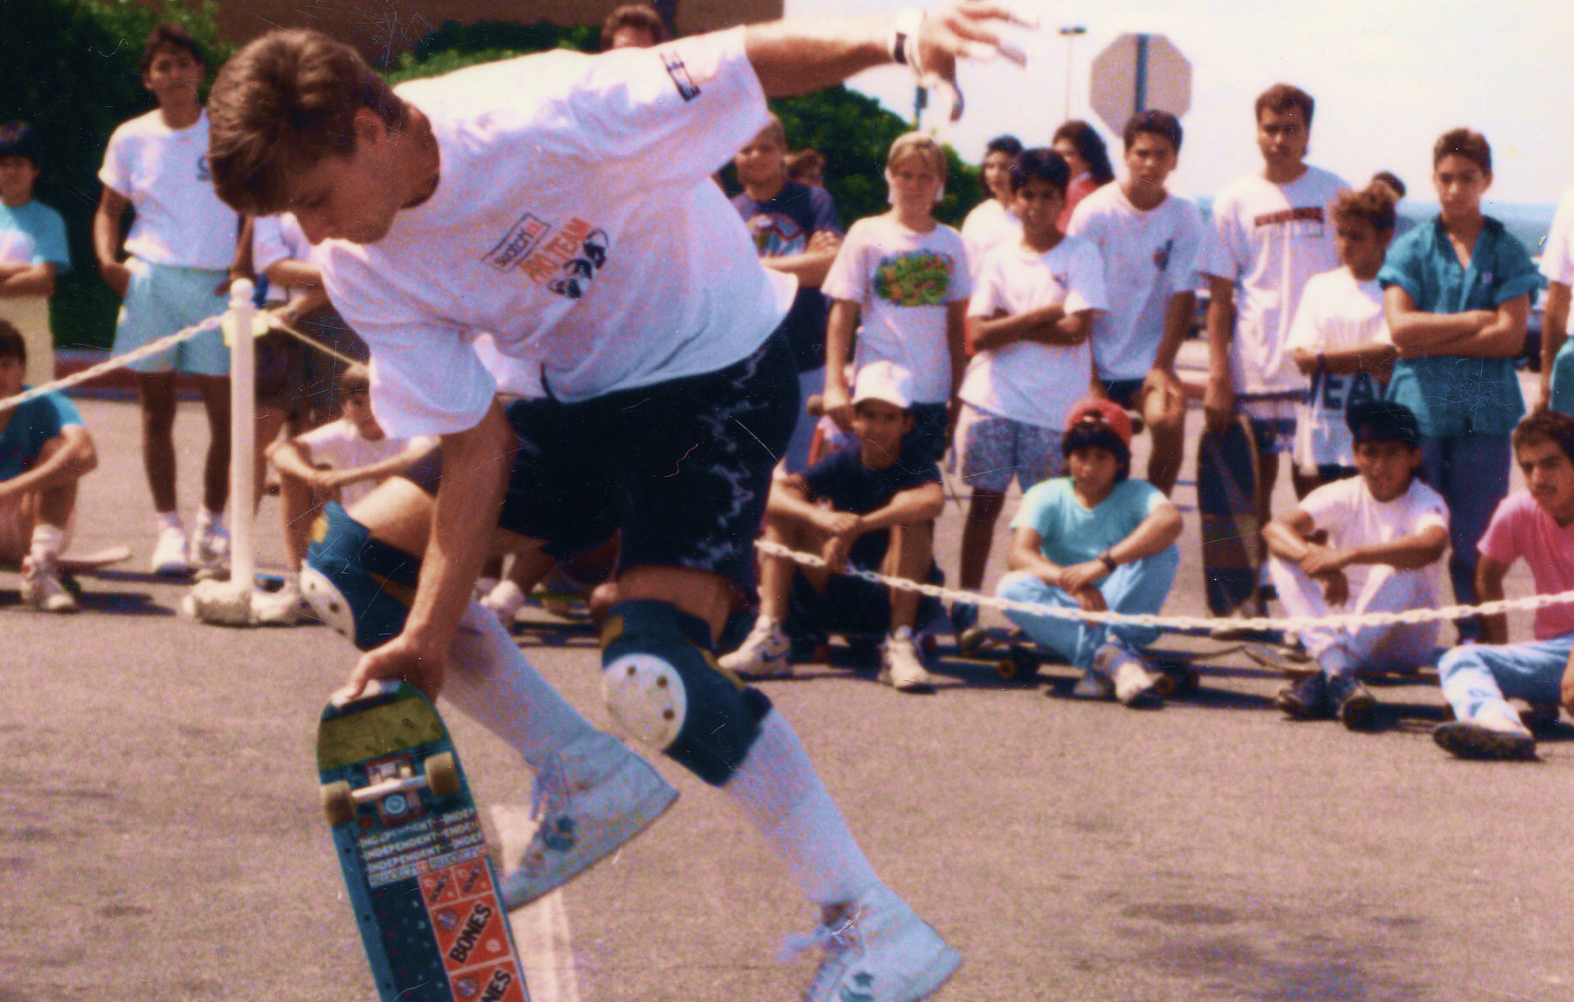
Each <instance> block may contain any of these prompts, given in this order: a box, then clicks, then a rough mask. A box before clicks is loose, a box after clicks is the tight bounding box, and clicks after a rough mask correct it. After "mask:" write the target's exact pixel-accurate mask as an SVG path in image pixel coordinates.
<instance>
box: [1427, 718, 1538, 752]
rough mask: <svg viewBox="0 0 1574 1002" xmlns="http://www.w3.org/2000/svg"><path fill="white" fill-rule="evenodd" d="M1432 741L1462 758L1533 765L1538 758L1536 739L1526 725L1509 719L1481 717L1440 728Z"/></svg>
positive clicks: (1441, 725)
mask: <svg viewBox="0 0 1574 1002" xmlns="http://www.w3.org/2000/svg"><path fill="white" fill-rule="evenodd" d="M1432 740H1433V741H1435V742H1437V746H1438V747H1439V748H1441V749H1443V750H1444V751H1446V752H1448V753H1449V754H1450V755H1456V756H1458V757H1459V758H1469V759H1511V760H1520V761H1531V760H1534V759H1535V757H1536V738H1535V736H1534V735H1532V734H1531V733H1530V731H1529V730H1527V729H1526V728H1525V725H1524V724H1522V723H1520V722H1519V721H1518V720H1512V719H1510V718H1508V717H1507V716H1502V717H1498V716H1480V717H1474V718H1472V719H1470V720H1452V721H1449V722H1448V723H1446V724H1439V725H1438V726H1437V727H1435V728H1433V730H1432Z"/></svg>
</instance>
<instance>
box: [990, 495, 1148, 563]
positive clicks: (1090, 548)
mask: <svg viewBox="0 0 1574 1002" xmlns="http://www.w3.org/2000/svg"><path fill="white" fill-rule="evenodd" d="M1163 500H1164V493H1163V492H1162V491H1160V490H1159V489H1158V488H1157V487H1154V486H1153V485H1152V484H1150V483H1148V482H1147V481H1146V480H1123V481H1121V482H1120V483H1118V484H1116V485H1115V489H1114V490H1112V491H1110V494H1109V497H1107V498H1105V499H1104V500H1103V501H1101V502H1099V505H1098V507H1096V508H1094V509H1092V510H1091V511H1090V510H1089V509H1087V508H1084V507H1083V506H1082V502H1081V501H1078V500H1077V496H1076V494H1074V493H1073V492H1072V490H1071V478H1070V477H1058V478H1056V479H1054V480H1046V481H1044V482H1043V483H1040V484H1035V485H1034V486H1033V487H1030V488H1029V489H1028V491H1027V493H1026V494H1023V495H1022V506H1021V507H1020V508H1018V509H1017V514H1016V517H1015V518H1013V519H1012V520H1011V528H1012V529H1032V530H1034V531H1035V532H1037V533H1038V535H1039V538H1040V539H1042V540H1043V546H1042V549H1043V551H1044V557H1045V559H1047V560H1049V561H1050V562H1052V563H1055V564H1058V565H1060V566H1061V567H1065V566H1067V565H1069V564H1081V563H1086V562H1087V561H1089V560H1096V559H1098V555H1099V554H1100V553H1103V552H1104V551H1105V550H1107V549H1109V548H1110V547H1111V546H1114V545H1115V544H1117V543H1119V542H1120V541H1121V540H1123V539H1125V538H1126V537H1127V536H1129V535H1131V534H1132V533H1133V532H1135V531H1136V529H1137V526H1139V525H1141V524H1142V521H1143V519H1145V518H1147V517H1148V515H1149V514H1150V513H1151V512H1152V511H1153V506H1154V505H1155V504H1156V503H1158V502H1159V501H1163Z"/></svg>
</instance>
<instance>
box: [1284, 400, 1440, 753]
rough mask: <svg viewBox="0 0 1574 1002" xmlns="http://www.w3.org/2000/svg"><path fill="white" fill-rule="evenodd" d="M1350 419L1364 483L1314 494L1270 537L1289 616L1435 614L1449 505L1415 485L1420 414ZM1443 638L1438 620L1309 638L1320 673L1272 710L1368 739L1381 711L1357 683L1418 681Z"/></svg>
mask: <svg viewBox="0 0 1574 1002" xmlns="http://www.w3.org/2000/svg"><path fill="white" fill-rule="evenodd" d="M1345 413H1346V420H1347V421H1348V423H1349V426H1350V437H1351V439H1352V441H1353V442H1354V445H1355V468H1356V470H1357V471H1358V474H1359V475H1358V476H1354V477H1349V478H1347V479H1344V480H1336V481H1334V482H1333V483H1331V484H1325V485H1324V486H1322V487H1319V488H1317V489H1316V490H1314V491H1312V492H1311V493H1310V494H1308V495H1306V497H1304V498H1302V499H1301V501H1300V503H1299V504H1298V505H1296V507H1294V508H1292V509H1291V510H1290V511H1289V512H1288V513H1287V514H1285V515H1281V516H1280V517H1278V518H1276V519H1274V520H1273V521H1272V522H1270V523H1268V525H1267V526H1266V527H1265V528H1264V529H1263V539H1264V541H1265V542H1266V543H1267V545H1268V552H1269V554H1270V559H1269V562H1268V571H1269V574H1270V575H1271V577H1272V579H1273V583H1274V587H1276V588H1278V590H1279V600H1280V601H1281V602H1283V603H1284V609H1285V612H1287V613H1288V614H1289V615H1291V616H1327V615H1329V614H1330V613H1342V612H1354V613H1368V612H1403V611H1405V610H1407V609H1434V608H1437V606H1438V604H1439V601H1438V600H1439V598H1440V597H1441V590H1442V586H1441V583H1440V581H1439V577H1440V575H1441V573H1442V559H1443V554H1444V553H1446V552H1448V505H1446V504H1445V503H1444V502H1443V499H1442V498H1441V497H1440V496H1438V493H1437V492H1436V491H1434V490H1433V489H1432V488H1431V487H1428V486H1427V485H1426V484H1424V483H1422V482H1421V481H1420V479H1418V478H1417V476H1416V471H1417V470H1419V469H1420V467H1421V430H1420V428H1419V427H1418V426H1417V423H1416V418H1415V415H1414V414H1412V413H1411V412H1410V409H1409V408H1407V407H1405V406H1404V405H1403V404H1398V403H1394V402H1393V401H1391V400H1364V401H1360V402H1357V403H1354V404H1351V405H1350V407H1349V409H1348V410H1347V411H1346V412H1345ZM1437 634H1438V623H1437V621H1436V620H1433V621H1431V622H1425V623H1396V624H1393V625H1390V626H1363V627H1360V628H1359V629H1358V630H1354V631H1352V630H1349V629H1347V628H1342V627H1339V628H1335V627H1317V628H1314V629H1306V630H1302V631H1300V638H1301V643H1302V644H1303V645H1304V646H1305V647H1306V652H1307V653H1308V654H1310V655H1311V656H1312V657H1313V658H1314V659H1315V660H1316V662H1317V666H1318V668H1319V671H1317V672H1316V673H1315V674H1312V675H1309V676H1307V677H1306V678H1305V679H1303V680H1302V681H1300V682H1298V683H1296V684H1295V685H1290V686H1286V687H1285V688H1283V689H1281V690H1280V691H1279V694H1278V696H1277V697H1276V698H1275V700H1274V703H1275V705H1276V706H1278V707H1279V708H1280V709H1281V710H1283V711H1284V712H1285V713H1286V714H1287V715H1289V716H1291V717H1294V718H1297V719H1300V720H1310V719H1315V718H1318V717H1328V716H1333V715H1335V714H1337V715H1338V717H1339V721H1340V722H1341V723H1343V724H1344V725H1345V726H1346V727H1348V728H1349V729H1351V730H1359V729H1361V728H1362V727H1365V726H1367V725H1368V724H1369V723H1370V721H1371V717H1372V711H1373V709H1374V708H1375V707H1376V705H1377V704H1376V701H1375V700H1373V698H1372V695H1371V693H1369V692H1367V690H1366V687H1365V686H1363V685H1361V683H1360V682H1359V681H1358V680H1357V678H1356V673H1357V672H1360V671H1362V670H1376V671H1414V670H1415V669H1417V668H1419V667H1420V666H1421V665H1423V664H1425V663H1427V662H1428V661H1430V660H1431V658H1432V650H1433V648H1434V647H1435V646H1436V645H1437Z"/></svg>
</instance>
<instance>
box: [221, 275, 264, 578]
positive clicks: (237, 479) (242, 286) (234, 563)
mask: <svg viewBox="0 0 1574 1002" xmlns="http://www.w3.org/2000/svg"><path fill="white" fill-rule="evenodd" d="M252 292H253V287H252V284H251V282H250V281H248V280H246V279H241V280H239V281H237V282H235V283H234V284H233V285H231V286H230V308H229V312H228V313H226V314H225V316H224V327H225V330H226V332H227V333H228V336H229V340H230V582H231V584H232V585H234V586H236V588H237V590H238V591H239V592H240V594H243V595H246V596H248V599H249V596H250V594H251V590H252V583H253V575H254V574H255V573H256V559H255V556H254V551H253V548H252V541H251V528H252V522H253V521H254V520H255V519H254V516H255V513H256V493H257V469H256V465H255V463H256V459H255V455H254V454H255V452H256V441H257V376H256V369H257V366H256V354H257V350H256V348H257V339H256V336H255V335H254V334H253V333H252V323H253V320H254V318H255V317H256V315H257V308H256V306H255V305H254V304H253V302H252Z"/></svg>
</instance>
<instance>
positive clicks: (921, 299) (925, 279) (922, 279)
mask: <svg viewBox="0 0 1574 1002" xmlns="http://www.w3.org/2000/svg"><path fill="white" fill-rule="evenodd" d="M953 267H955V262H953V261H952V260H951V256H950V255H949V254H936V253H934V252H933V251H914V252H913V253H911V254H898V255H895V256H893V257H886V258H881V259H880V266H879V267H878V268H876V269H875V272H874V294H875V295H877V296H879V297H880V298H881V299H883V300H885V301H886V302H888V303H893V304H895V305H897V306H944V305H945V301H946V295H947V293H948V292H949V291H950V289H951V270H952V268H953Z"/></svg>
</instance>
